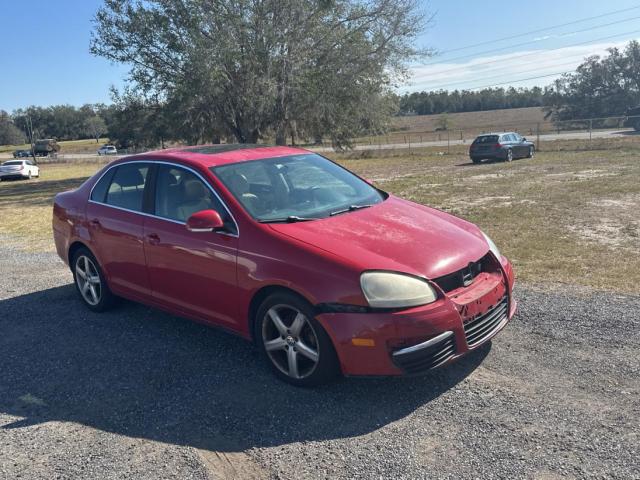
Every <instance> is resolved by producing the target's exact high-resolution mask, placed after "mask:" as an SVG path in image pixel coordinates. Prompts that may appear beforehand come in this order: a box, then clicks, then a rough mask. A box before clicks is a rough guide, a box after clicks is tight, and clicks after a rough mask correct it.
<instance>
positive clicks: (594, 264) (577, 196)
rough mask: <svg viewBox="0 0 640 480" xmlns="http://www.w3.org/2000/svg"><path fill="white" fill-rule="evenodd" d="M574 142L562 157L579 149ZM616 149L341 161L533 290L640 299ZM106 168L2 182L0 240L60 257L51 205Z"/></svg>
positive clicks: (635, 197) (635, 206) (625, 176)
mask: <svg viewBox="0 0 640 480" xmlns="http://www.w3.org/2000/svg"><path fill="white" fill-rule="evenodd" d="M577 146H578V145H570V144H569V143H567V142H562V143H560V144H559V147H560V148H566V149H570V148H573V149H574V150H575V149H576V147H577ZM607 146H608V147H615V148H610V149H608V150H594V151H564V150H560V151H557V150H556V149H549V151H545V152H542V153H539V154H538V155H537V156H536V158H534V159H523V160H516V161H514V162H513V163H510V164H507V163H491V164H482V165H473V164H472V163H470V162H469V160H468V158H467V157H466V153H465V151H466V148H460V149H458V150H456V151H455V153H453V154H451V155H441V154H439V152H438V149H435V148H434V149H422V150H420V151H418V152H412V153H411V154H409V153H408V152H407V151H406V150H402V151H382V152H352V153H350V154H342V155H337V154H336V155H334V158H335V159H336V160H338V161H339V162H340V163H342V164H344V165H345V166H346V167H348V168H350V169H352V170H354V171H356V172H358V173H359V174H361V175H363V176H364V177H367V178H370V179H372V180H374V181H375V182H376V183H377V184H378V185H379V186H380V187H381V188H383V189H385V190H387V191H390V192H393V193H395V194H397V195H399V196H402V197H404V198H407V199H410V200H413V201H416V202H419V203H424V204H428V205H431V206H434V207H437V208H440V209H443V210H445V211H448V212H451V213H453V214H455V215H459V216H461V217H463V218H466V219H468V220H470V221H472V222H474V223H476V224H478V225H479V226H480V227H481V228H483V229H484V230H485V231H486V232H487V233H488V234H490V235H491V236H492V237H493V238H494V240H495V241H496V243H497V244H498V245H499V246H500V247H501V249H502V251H503V252H504V253H505V254H506V255H507V256H508V257H509V258H510V259H511V260H512V261H513V263H514V265H515V267H516V271H517V275H518V278H519V279H520V280H523V281H526V282H528V283H530V284H545V285H549V284H552V285H557V284H571V285H577V286H584V287H593V288H598V289H605V290H607V289H608V290H616V291H622V292H635V293H638V292H640V215H638V211H640V137H633V138H632V139H631V140H630V139H620V140H619V142H618V143H616V144H608V145H607ZM99 168H100V165H98V164H95V163H91V164H59V165H46V166H44V167H43V170H42V177H41V178H40V179H38V180H32V181H30V182H25V181H19V182H2V183H0V235H2V237H3V238H10V239H13V240H12V241H14V242H15V243H16V244H19V245H22V246H23V247H24V248H25V249H28V250H38V251H40V250H48V251H51V250H53V244H52V240H51V202H52V198H53V196H54V195H55V193H57V192H60V191H63V190H66V189H69V188H73V187H75V186H77V185H79V184H80V183H81V182H82V181H84V179H85V178H87V177H88V176H89V175H91V174H92V173H94V172H95V171H96V170H98V169H99Z"/></svg>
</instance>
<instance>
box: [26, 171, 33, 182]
mask: <svg viewBox="0 0 640 480" xmlns="http://www.w3.org/2000/svg"><path fill="white" fill-rule="evenodd" d="M32 178H33V177H32V176H31V170H29V174H28V175H27V180H31V179H32Z"/></svg>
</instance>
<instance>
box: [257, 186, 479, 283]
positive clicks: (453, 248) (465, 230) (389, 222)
mask: <svg viewBox="0 0 640 480" xmlns="http://www.w3.org/2000/svg"><path fill="white" fill-rule="evenodd" d="M269 226H270V227H271V228H272V229H273V230H275V231H276V232H278V233H280V234H283V235H287V236H289V237H292V238H295V239H297V240H299V241H302V242H305V243H307V244H310V245H313V246H315V247H317V248H320V249H322V250H325V251H327V252H330V253H333V254H334V255H337V256H339V257H342V258H343V259H344V260H346V261H348V262H350V263H353V264H355V266H356V267H357V268H359V269H361V270H375V269H380V270H394V271H402V272H406V273H411V274H414V275H421V276H425V277H427V278H438V277H441V276H442V275H446V274H448V273H451V272H454V271H456V270H459V269H461V268H464V267H466V266H467V265H468V264H469V262H475V261H477V260H479V259H480V258H482V257H483V256H484V255H485V254H486V253H487V252H488V251H489V246H488V244H487V242H486V240H485V239H484V237H483V235H482V232H481V231H480V229H479V228H478V227H476V226H475V225H473V224H472V223H469V222H466V221H464V220H462V219H459V218H456V217H454V216H452V215H449V214H447V213H444V212H441V211H439V210H435V209H432V208H429V207H425V206H422V205H418V204H416V203H413V202H409V201H406V200H402V199H400V198H397V197H394V196H389V198H388V199H387V200H385V201H384V202H382V203H380V204H378V205H375V206H373V207H370V208H365V209H362V210H356V211H353V212H349V213H344V214H341V215H336V216H334V217H329V218H323V219H321V220H314V221H309V222H298V223H277V224H270V225H269Z"/></svg>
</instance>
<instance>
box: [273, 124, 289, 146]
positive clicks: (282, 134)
mask: <svg viewBox="0 0 640 480" xmlns="http://www.w3.org/2000/svg"><path fill="white" fill-rule="evenodd" d="M286 144H287V134H286V131H285V129H284V127H279V128H278V130H277V131H276V145H286Z"/></svg>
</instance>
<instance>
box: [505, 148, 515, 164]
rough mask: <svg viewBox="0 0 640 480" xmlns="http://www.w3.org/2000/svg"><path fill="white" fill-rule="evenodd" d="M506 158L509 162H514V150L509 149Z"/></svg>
mask: <svg viewBox="0 0 640 480" xmlns="http://www.w3.org/2000/svg"><path fill="white" fill-rule="evenodd" d="M505 160H506V161H507V162H512V161H513V150H511V149H509V150H507V157H506V158H505Z"/></svg>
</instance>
